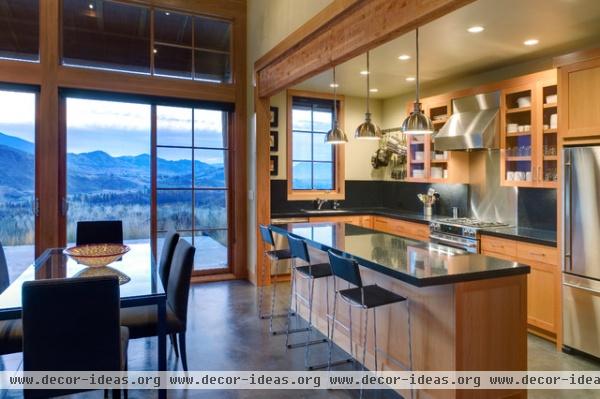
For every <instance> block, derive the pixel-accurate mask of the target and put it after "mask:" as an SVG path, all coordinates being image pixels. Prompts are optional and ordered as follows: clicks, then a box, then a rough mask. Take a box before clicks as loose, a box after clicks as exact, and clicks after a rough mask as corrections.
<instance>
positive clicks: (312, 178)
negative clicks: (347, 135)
mask: <svg viewBox="0 0 600 399" xmlns="http://www.w3.org/2000/svg"><path fill="white" fill-rule="evenodd" d="M333 107H334V103H333V100H332V99H330V98H326V97H315V96H312V95H311V96H307V95H294V93H293V92H288V124H287V125H288V140H289V145H288V198H290V199H313V198H316V197H319V198H331V199H341V198H343V196H344V192H343V169H344V168H343V161H342V158H343V154H342V149H341V148H339V147H340V146H335V145H331V144H328V143H326V142H325V139H326V137H327V132H328V131H329V130H330V129H331V127H332V125H333ZM338 107H339V109H340V111H341V106H340V104H338ZM341 114H342V112H340V116H342V115H341ZM338 119H339V120H340V121H341V120H342V118H338Z"/></svg>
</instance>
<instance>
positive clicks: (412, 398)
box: [406, 299, 415, 399]
mask: <svg viewBox="0 0 600 399" xmlns="http://www.w3.org/2000/svg"><path fill="white" fill-rule="evenodd" d="M406 314H407V318H408V323H407V324H408V364H409V365H408V367H409V368H410V371H412V370H413V356H412V333H411V326H410V300H409V299H406ZM410 397H411V399H414V397H415V390H414V389H412V388H411V390H410Z"/></svg>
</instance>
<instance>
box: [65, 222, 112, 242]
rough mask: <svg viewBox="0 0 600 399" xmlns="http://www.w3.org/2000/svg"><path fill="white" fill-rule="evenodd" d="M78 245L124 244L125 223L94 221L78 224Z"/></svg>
mask: <svg viewBox="0 0 600 399" xmlns="http://www.w3.org/2000/svg"><path fill="white" fill-rule="evenodd" d="M76 243H77V245H88V244H123V222H122V221H120V220H94V221H83V222H77V237H76Z"/></svg>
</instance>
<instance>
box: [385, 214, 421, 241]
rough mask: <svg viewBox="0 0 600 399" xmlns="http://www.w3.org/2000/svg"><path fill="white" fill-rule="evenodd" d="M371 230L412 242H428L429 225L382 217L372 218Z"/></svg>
mask: <svg viewBox="0 0 600 399" xmlns="http://www.w3.org/2000/svg"><path fill="white" fill-rule="evenodd" d="M373 230H378V231H383V232H384V233H389V234H394V235H398V236H402V237H407V238H412V239H413V240H419V241H429V225H428V224H422V223H415V222H407V221H405V220H397V219H392V218H387V217H384V216H375V217H374V218H373Z"/></svg>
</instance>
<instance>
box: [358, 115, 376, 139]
mask: <svg viewBox="0 0 600 399" xmlns="http://www.w3.org/2000/svg"><path fill="white" fill-rule="evenodd" d="M354 137H356V138H357V139H361V140H365V139H366V140H369V139H370V140H379V139H380V138H381V129H379V126H377V125H376V124H374V123H373V122H371V114H370V113H369V112H367V113H366V114H365V121H364V122H363V123H361V124H360V125H358V127H357V128H356V131H355V132H354Z"/></svg>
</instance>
